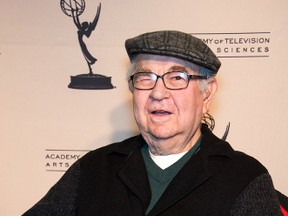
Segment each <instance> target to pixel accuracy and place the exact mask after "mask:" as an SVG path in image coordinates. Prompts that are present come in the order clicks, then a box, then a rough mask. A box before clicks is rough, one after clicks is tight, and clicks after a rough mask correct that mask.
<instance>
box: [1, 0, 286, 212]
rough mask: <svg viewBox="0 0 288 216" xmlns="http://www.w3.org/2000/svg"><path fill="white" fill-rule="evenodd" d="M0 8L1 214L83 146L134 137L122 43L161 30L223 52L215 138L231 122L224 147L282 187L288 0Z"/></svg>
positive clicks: (54, 176)
mask: <svg viewBox="0 0 288 216" xmlns="http://www.w3.org/2000/svg"><path fill="white" fill-rule="evenodd" d="M0 8H1V13H0V26H1V30H0V99H1V106H0V115H1V121H0V133H1V135H0V141H1V157H0V172H1V178H0V183H1V184H0V191H1V193H0V203H1V204H0V205H1V215H9V216H13V215H15V216H16V215H21V213H23V212H24V211H25V210H27V209H28V208H29V207H31V206H32V205H33V204H34V203H35V202H36V201H38V200H39V199H40V198H41V197H42V196H43V195H44V194H45V193H46V192H47V190H48V189H49V188H50V187H51V186H52V185H53V184H54V183H55V182H56V181H57V180H58V179H59V178H60V177H61V176H62V175H63V173H64V172H65V171H66V170H67V169H68V168H69V167H70V166H71V164H73V163H74V162H75V161H76V160H77V159H79V158H80V157H82V156H83V155H84V154H85V153H87V152H88V151H89V150H92V149H95V148H98V147H101V146H104V145H107V144H109V143H112V142H115V141H120V140H122V139H124V138H126V137H129V136H131V135H133V134H136V133H138V131H137V127H136V125H135V123H134V119H133V115H132V107H131V94H130V92H129V91H128V86H127V81H126V71H127V66H128V63H129V60H128V58H127V55H126V52H125V49H124V41H125V40H126V39H127V38H130V37H133V36H136V35H138V34H141V33H144V32H148V31H156V30H163V29H167V30H180V31H184V32H188V33H191V34H192V35H195V36H197V37H199V38H201V39H202V40H203V41H204V42H205V43H207V44H208V45H209V46H210V47H211V48H212V49H213V51H214V52H215V54H216V55H217V56H218V57H219V58H220V60H221V62H222V67H221V69H220V71H219V73H218V82H219V90H218V93H217V96H216V98H215V99H214V102H213V109H212V110H211V114H212V115H213V116H214V118H215V121H216V126H215V129H214V133H215V134H216V135H218V136H220V137H221V136H222V135H223V133H224V131H225V128H226V126H227V125H228V124H229V123H230V125H231V127H230V132H229V134H228V138H227V140H228V141H229V142H230V143H231V145H232V146H233V147H234V148H235V149H237V150H241V151H244V152H246V153H247V154H249V155H252V156H253V157H255V158H257V159H258V160H259V161H261V163H263V164H264V165H265V166H266V167H267V168H268V170H269V172H270V174H271V176H272V178H273V181H274V184H275V187H276V188H277V189H278V190H279V191H281V192H283V193H285V194H286V195H287V194H288V186H287V181H288V173H287V164H288V156H287V155H288V145H287V140H288V133H287V131H288V112H287V110H288V85H287V82H288V72H287V69H286V68H287V62H288V54H287V50H288V43H287V38H288V13H287V11H288V2H287V1H285V0H275V1H268V0H264V1H263V0H249V1H248V0H245V1H240V0H234V1H230V0H220V1H217V2H215V1H210V0H202V1H189V0H178V1H174V0H157V1H155V0H145V1H140V0H123V1H115V0H105V1H102V2H101V1H98V0H85V1H84V0H55V1H39V0H30V1H21V0H10V1H2V2H1V3H0ZM75 9H77V10H75ZM87 77H88V78H87ZM91 88H92V89H91ZM95 88H96V89H95Z"/></svg>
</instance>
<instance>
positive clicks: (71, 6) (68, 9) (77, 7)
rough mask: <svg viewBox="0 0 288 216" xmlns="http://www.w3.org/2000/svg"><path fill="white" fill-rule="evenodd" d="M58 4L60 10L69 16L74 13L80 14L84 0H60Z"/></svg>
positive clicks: (83, 7)
mask: <svg viewBox="0 0 288 216" xmlns="http://www.w3.org/2000/svg"><path fill="white" fill-rule="evenodd" d="M60 6H61V9H62V11H63V12H64V13H65V14H66V15H67V16H69V17H72V16H73V13H74V15H76V16H80V15H81V14H82V13H83V12H84V10H85V1H84V0H61V1H60Z"/></svg>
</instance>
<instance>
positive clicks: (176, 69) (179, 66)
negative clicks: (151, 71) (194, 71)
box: [169, 65, 188, 72]
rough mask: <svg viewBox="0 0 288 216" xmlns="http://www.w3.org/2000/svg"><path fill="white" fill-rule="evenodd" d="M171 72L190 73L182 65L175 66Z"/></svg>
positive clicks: (170, 69) (171, 68)
mask: <svg viewBox="0 0 288 216" xmlns="http://www.w3.org/2000/svg"><path fill="white" fill-rule="evenodd" d="M169 71H185V72H188V70H187V68H186V67H184V66H181V65H173V66H172V67H170V68H169Z"/></svg>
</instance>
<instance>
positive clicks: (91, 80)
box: [60, 0, 114, 89]
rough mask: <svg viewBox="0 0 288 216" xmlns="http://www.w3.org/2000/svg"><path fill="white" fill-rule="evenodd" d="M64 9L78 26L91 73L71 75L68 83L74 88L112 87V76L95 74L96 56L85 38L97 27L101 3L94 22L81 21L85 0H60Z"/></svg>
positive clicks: (81, 44)
mask: <svg viewBox="0 0 288 216" xmlns="http://www.w3.org/2000/svg"><path fill="white" fill-rule="evenodd" d="M60 5H61V9H62V11H63V12H64V13H65V14H66V15H67V16H69V17H72V18H73V21H74V24H75V25H76V27H77V30H78V31H77V33H78V41H79V44H80V47H81V51H82V53H83V55H84V58H85V60H86V62H87V65H88V68H89V73H87V74H80V75H77V76H71V82H70V84H69V85H68V87H69V88H73V89H112V88H114V86H113V85H112V84H111V77H107V76H104V75H100V74H94V73H93V71H92V67H91V66H92V65H93V64H94V63H95V62H96V61H97V59H96V58H95V57H93V56H92V54H91V53H90V52H89V51H88V48H87V46H86V44H85V42H84V40H83V37H84V36H86V37H87V38H89V37H90V35H91V33H92V31H93V30H94V29H95V28H96V25H97V23H98V20H99V16H100V12H101V3H99V5H98V7H97V12H96V16H95V18H94V20H93V22H82V23H81V22H80V20H79V16H80V15H81V14H82V13H83V12H84V10H85V1H84V0H60Z"/></svg>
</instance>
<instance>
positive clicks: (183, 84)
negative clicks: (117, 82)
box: [129, 71, 209, 90]
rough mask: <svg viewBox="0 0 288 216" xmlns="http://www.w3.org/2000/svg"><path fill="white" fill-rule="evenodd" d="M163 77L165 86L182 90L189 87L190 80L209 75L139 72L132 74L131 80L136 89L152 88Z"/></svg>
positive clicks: (177, 72) (205, 77) (178, 72)
mask: <svg viewBox="0 0 288 216" xmlns="http://www.w3.org/2000/svg"><path fill="white" fill-rule="evenodd" d="M159 78H161V79H162V80H163V83H164V86H165V87H166V88H167V89H170V90H180V89H185V88H187V86H188V84H189V81H190V80H197V79H208V78H209V76H200V75H191V74H188V73H187V72H185V71H170V72H167V73H165V74H163V75H162V76H160V75H157V74H155V73H153V72H137V73H135V74H133V75H132V76H130V80H129V81H131V82H132V85H133V87H134V88H135V89H138V90H151V89H153V88H154V87H155V86H156V83H157V80H158V79H159Z"/></svg>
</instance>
